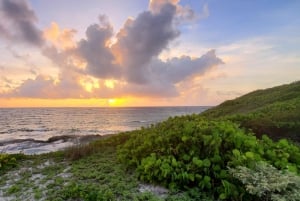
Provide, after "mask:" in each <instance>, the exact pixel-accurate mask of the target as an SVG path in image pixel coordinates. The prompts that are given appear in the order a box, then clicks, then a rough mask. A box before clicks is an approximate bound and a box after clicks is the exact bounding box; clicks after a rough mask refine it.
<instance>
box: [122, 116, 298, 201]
mask: <svg viewBox="0 0 300 201" xmlns="http://www.w3.org/2000/svg"><path fill="white" fill-rule="evenodd" d="M118 157H119V159H120V160H121V161H123V162H124V163H126V164H127V165H128V166H131V167H134V168H137V173H138V176H139V178H140V179H141V180H143V181H146V182H152V183H159V184H162V185H164V186H167V187H169V188H175V189H177V188H181V189H187V188H194V187H197V188H199V189H200V190H201V191H205V192H207V193H209V194H212V195H214V197H215V198H217V199H231V200H239V199H241V198H240V197H241V195H243V194H245V197H244V198H243V199H244V200H247V199H251V195H249V196H248V195H247V193H246V191H245V189H244V188H243V187H241V186H240V185H239V184H237V183H236V182H237V181H236V180H235V179H234V178H232V176H231V175H230V174H229V172H228V167H230V168H235V167H238V166H246V167H248V168H250V169H252V168H254V167H255V164H256V162H257V161H267V162H268V163H270V164H272V165H274V166H275V167H277V168H279V169H285V168H287V167H288V168H289V169H290V170H291V171H293V172H295V173H298V170H299V168H300V166H299V165H300V161H299V160H300V150H299V147H297V146H295V145H292V144H291V143H290V142H288V141H287V140H282V141H279V142H273V141H272V140H270V139H269V138H268V137H266V136H264V137H263V139H262V140H258V139H257V138H256V137H255V136H254V135H252V134H251V133H246V132H245V131H244V130H242V129H240V128H239V127H238V125H237V124H234V123H232V122H230V121H213V120H210V121H208V120H206V119H203V118H201V117H200V116H197V115H192V116H184V117H174V118H170V119H169V120H167V121H165V122H162V123H159V124H157V125H155V126H152V127H151V128H148V129H142V130H140V131H134V132H132V133H131V135H130V138H129V140H128V141H127V142H126V143H125V144H124V145H121V146H120V147H119V150H118ZM247 196H248V197H247Z"/></svg>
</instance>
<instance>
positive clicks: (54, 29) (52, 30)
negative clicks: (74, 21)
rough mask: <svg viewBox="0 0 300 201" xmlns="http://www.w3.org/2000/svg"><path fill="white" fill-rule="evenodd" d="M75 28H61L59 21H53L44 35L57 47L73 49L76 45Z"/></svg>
mask: <svg viewBox="0 0 300 201" xmlns="http://www.w3.org/2000/svg"><path fill="white" fill-rule="evenodd" d="M76 32H77V31H76V30H75V29H60V27H59V26H58V24H57V23H55V22H52V23H51V26H50V27H49V28H47V29H45V30H44V33H43V35H44V37H45V39H46V40H48V41H49V42H51V44H52V45H53V46H54V47H56V48H57V49H62V50H66V49H72V48H74V47H75V46H76V44H75V42H74V39H73V38H74V35H75V34H76Z"/></svg>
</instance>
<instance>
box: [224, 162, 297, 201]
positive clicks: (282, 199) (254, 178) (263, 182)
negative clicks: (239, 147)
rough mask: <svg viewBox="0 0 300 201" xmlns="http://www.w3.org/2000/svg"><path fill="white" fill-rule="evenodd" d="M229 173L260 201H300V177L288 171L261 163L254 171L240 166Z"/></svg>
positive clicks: (231, 169)
mask: <svg viewBox="0 0 300 201" xmlns="http://www.w3.org/2000/svg"><path fill="white" fill-rule="evenodd" d="M229 172H230V174H232V175H233V177H235V178H237V179H238V180H239V181H241V182H242V184H243V185H244V186H245V189H246V191H247V192H248V193H249V194H252V195H255V196H257V197H258V198H259V199H260V200H272V201H288V200H294V201H296V200H300V177H299V176H297V175H295V174H292V173H290V172H288V171H280V170H278V169H276V168H275V167H273V166H272V165H269V164H267V163H265V162H259V163H257V164H256V165H255V167H254V168H253V169H250V168H247V167H244V166H238V167H236V168H229Z"/></svg>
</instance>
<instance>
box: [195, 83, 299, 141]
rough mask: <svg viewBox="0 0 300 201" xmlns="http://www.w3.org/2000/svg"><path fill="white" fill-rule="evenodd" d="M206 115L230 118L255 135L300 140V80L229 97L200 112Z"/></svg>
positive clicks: (215, 117)
mask: <svg viewBox="0 0 300 201" xmlns="http://www.w3.org/2000/svg"><path fill="white" fill-rule="evenodd" d="M201 115H202V116H205V117H207V118H209V119H229V120H232V121H234V122H237V123H239V124H240V125H241V126H242V127H245V128H248V129H251V130H252V131H253V132H254V133H255V134H256V135H257V136H261V135H262V134H267V135H269V136H270V137H271V138H273V139H276V140H277V139H280V138H290V139H292V140H295V141H298V142H299V141H300V81H297V82H293V83H291V84H286V85H281V86H277V87H273V88H269V89H264V90H257V91H253V92H251V93H248V94H246V95H244V96H241V97H239V98H236V99H234V100H228V101H225V102H224V103H222V104H220V105H219V106H217V107H214V108H211V109H209V110H207V111H205V112H204V113H202V114H201Z"/></svg>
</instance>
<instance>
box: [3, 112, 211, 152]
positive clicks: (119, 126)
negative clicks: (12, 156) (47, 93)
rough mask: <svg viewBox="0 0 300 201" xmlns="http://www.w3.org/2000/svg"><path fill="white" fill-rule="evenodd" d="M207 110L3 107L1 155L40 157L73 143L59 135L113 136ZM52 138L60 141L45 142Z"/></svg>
mask: <svg viewBox="0 0 300 201" xmlns="http://www.w3.org/2000/svg"><path fill="white" fill-rule="evenodd" d="M207 108H208V107H204V106H195V107H126V108H125V107H124V108H2V109H0V153H1V152H2V153H19V152H22V153H25V154H39V153H46V152H50V151H56V150H59V149H63V148H65V147H67V146H71V145H72V144H74V143H75V142H74V140H63V139H60V138H59V136H73V137H74V136H78V137H80V136H93V135H107V134H115V133H119V132H122V131H130V130H134V129H139V128H140V127H147V126H149V125H151V124H155V123H157V122H159V121H163V120H165V119H167V118H168V117H171V116H180V115H186V114H192V113H195V114H198V113H201V112H203V111H204V110H206V109H207ZM55 136H58V138H57V139H60V140H56V141H51V143H46V142H47V140H48V139H49V138H51V137H55ZM70 139H71V138H70ZM72 139H74V138H72Z"/></svg>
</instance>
